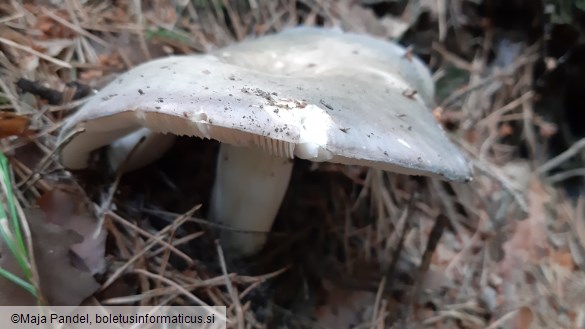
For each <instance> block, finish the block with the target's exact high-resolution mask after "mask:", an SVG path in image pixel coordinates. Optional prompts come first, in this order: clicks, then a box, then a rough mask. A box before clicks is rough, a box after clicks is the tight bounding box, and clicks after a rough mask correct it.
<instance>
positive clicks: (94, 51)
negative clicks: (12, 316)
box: [0, 0, 585, 328]
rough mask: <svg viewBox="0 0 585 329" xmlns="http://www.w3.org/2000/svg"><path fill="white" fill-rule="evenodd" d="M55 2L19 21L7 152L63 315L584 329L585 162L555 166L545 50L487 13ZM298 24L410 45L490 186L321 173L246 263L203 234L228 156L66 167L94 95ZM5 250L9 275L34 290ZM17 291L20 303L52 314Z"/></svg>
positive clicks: (433, 5)
mask: <svg viewBox="0 0 585 329" xmlns="http://www.w3.org/2000/svg"><path fill="white" fill-rule="evenodd" d="M39 3H40V4H34V5H33V4H32V2H31V3H28V2H26V1H25V2H10V3H2V4H0V14H1V15H0V17H2V18H1V19H0V31H1V32H2V33H0V34H1V35H2V37H0V107H1V111H2V116H0V137H1V138H2V139H1V140H0V147H1V149H2V152H3V153H4V154H6V156H7V157H8V158H9V159H10V164H11V170H12V175H13V177H14V183H15V186H17V189H16V191H15V193H14V198H15V201H16V202H18V204H19V205H21V206H22V207H23V208H24V209H25V212H24V213H25V216H24V217H25V218H24V219H25V220H26V221H27V223H28V224H29V225H30V229H31V236H30V238H31V240H32V241H31V242H32V245H33V247H34V249H33V250H34V255H35V256H34V262H35V263H36V266H37V268H38V272H39V282H38V284H39V285H40V287H41V293H42V297H43V299H44V300H45V301H48V302H50V303H54V304H69V305H77V304H81V303H82V302H83V300H84V299H88V300H89V301H90V302H92V303H103V304H116V305H125V304H135V303H140V304H143V305H147V304H151V305H158V304H174V305H201V304H216V305H227V306H228V316H229V317H230V319H231V320H232V321H233V323H234V324H233V325H234V327H237V328H244V327H248V328H263V327H269V328H270V327H295V328H303V327H311V328H423V327H424V328H572V327H574V328H577V327H583V324H584V323H585V312H584V310H585V308H584V306H585V300H584V299H583V298H582V296H583V295H584V293H585V285H583V280H584V279H585V276H584V274H583V270H584V269H585V253H584V251H585V247H584V246H583V242H582V241H584V240H583V239H585V228H584V226H583V225H584V224H583V222H584V220H585V219H584V218H583V216H584V215H583V209H584V203H585V201H583V199H582V198H579V199H578V201H577V202H573V201H572V199H571V198H569V197H567V196H566V193H565V192H564V191H563V189H561V188H558V185H557V186H551V184H552V181H551V180H550V179H549V177H548V175H547V174H548V173H549V171H550V169H549V168H555V167H558V166H562V165H563V164H564V163H566V162H567V161H568V160H567V159H569V158H570V157H571V156H575V154H578V153H579V152H578V149H577V148H574V149H573V151H571V152H570V154H569V155H566V154H565V155H564V156H563V155H561V156H560V158H554V159H552V160H550V161H552V163H551V162H550V161H548V162H547V160H548V158H547V154H546V153H545V152H544V151H543V150H544V149H545V147H544V146H545V145H547V143H548V140H550V139H551V138H554V137H555V136H558V134H560V133H563V127H562V126H556V125H555V122H552V121H550V120H549V118H548V117H547V116H546V115H541V114H540V113H537V111H536V110H535V108H534V104H535V103H536V102H537V98H538V95H537V94H536V93H535V92H534V91H533V89H532V80H533V77H532V76H531V74H532V73H531V72H533V69H534V67H535V65H536V63H537V61H538V58H539V53H538V46H536V45H535V44H534V43H533V42H532V40H531V39H530V38H526V39H521V41H517V38H510V37H509V35H507V34H506V31H502V30H501V27H498V25H497V20H494V19H493V17H492V18H490V17H489V15H487V16H485V15H484V16H483V18H482V19H479V17H480V15H478V14H477V13H476V12H474V11H473V10H471V11H470V10H469V8H470V7H471V8H474V7H473V6H477V4H478V3H482V1H464V0H458V1H421V2H419V1H384V0H376V1H367V0H361V1H332V0H318V1H306V0H277V1H268V0H266V1H264V0H256V1H249V2H246V1H223V2H221V1H182V2H178V3H176V5H175V6H171V5H170V4H168V3H166V2H156V3H152V4H151V3H146V2H143V3H141V2H127V1H120V2H93V1H77V0H72V1H51V2H50V3H49V2H39ZM137 4H140V5H139V6H137ZM401 6H402V8H401ZM479 12H481V11H479ZM488 12H489V10H488ZM484 14H485V13H484ZM490 19H491V20H492V21H493V22H492V23H494V24H493V25H490V24H488V21H490ZM295 24H308V25H315V24H318V25H324V26H342V27H343V28H344V29H346V30H353V31H360V32H368V33H371V34H374V35H378V36H383V37H389V38H401V41H402V42H403V43H406V44H409V45H410V46H411V47H412V49H413V52H414V53H416V54H418V55H420V56H422V57H423V59H425V60H426V61H428V62H429V63H430V65H431V67H432V68H433V69H434V71H435V78H436V79H437V81H438V84H437V86H438V91H439V95H444V96H440V99H439V100H438V104H440V107H437V108H436V109H434V114H435V116H436V118H437V120H438V121H439V122H440V123H441V124H442V125H443V127H444V128H445V130H447V131H448V132H449V134H450V137H451V138H452V139H453V140H454V141H455V142H456V143H457V144H459V146H460V147H461V148H462V149H463V150H465V151H466V153H467V154H468V157H469V158H470V161H471V162H472V164H473V165H474V168H475V172H476V175H475V179H474V181H473V182H471V183H469V184H467V185H459V184H450V183H442V182H437V181H432V180H430V179H426V178H415V177H406V176H400V175H394V174H387V173H382V172H379V171H376V170H364V169H363V168H355V167H343V166H338V165H333V164H306V163H303V164H301V165H300V166H295V167H296V169H295V172H294V173H293V179H292V182H291V189H290V191H289V192H288V194H289V195H290V196H289V197H287V199H286V200H285V202H284V204H283V210H282V214H281V216H280V218H279V220H277V223H276V226H275V232H274V233H271V234H270V236H269V242H268V247H267V248H266V249H265V250H264V251H263V252H262V253H260V254H259V255H258V256H256V257H255V259H248V260H245V261H242V262H237V261H236V262H230V261H225V260H223V261H222V259H223V255H222V251H221V249H218V248H217V247H216V245H215V243H214V238H213V234H212V230H210V226H209V225H208V223H207V222H206V221H204V220H201V219H200V218H201V217H202V214H204V213H205V210H206V202H207V201H208V199H209V196H208V195H207V194H208V192H206V191H208V190H209V187H210V185H211V178H210V177H212V176H213V175H211V174H210V173H212V172H213V161H212V159H213V158H214V156H213V155H214V152H216V149H217V145H215V144H213V143H211V144H210V143H203V142H201V141H193V140H190V139H185V138H180V139H179V140H178V142H177V145H175V146H174V148H173V150H171V151H170V152H169V154H168V155H167V156H165V158H163V159H161V161H159V162H158V163H157V164H154V165H152V166H149V168H145V169H144V170H142V171H139V172H136V173H129V174H126V175H124V176H123V177H120V179H113V177H114V176H115V175H114V173H109V172H108V171H107V169H104V168H107V167H106V166H105V164H104V163H103V162H102V161H101V160H100V159H101V158H100V157H99V154H96V156H95V159H94V160H95V164H94V166H93V168H94V169H90V170H88V171H86V172H81V173H71V172H68V171H66V170H64V169H63V168H62V167H61V166H60V165H59V163H58V161H56V160H57V159H56V158H55V155H54V154H55V153H54V150H55V149H56V148H58V147H59V145H56V142H55V141H56V133H57V131H58V129H59V127H60V123H61V122H62V120H63V118H64V117H66V116H67V115H69V114H70V113H72V111H73V110H75V109H76V108H77V107H78V106H79V105H80V104H82V103H83V102H84V100H85V97H86V96H87V95H88V92H87V91H89V90H91V89H92V88H97V89H99V88H100V87H101V86H103V85H105V84H106V83H108V82H109V81H113V80H114V79H115V77H116V76H117V74H119V73H121V72H123V71H124V70H126V69H128V68H130V67H133V66H135V65H137V64H139V63H142V62H144V61H147V60H149V59H152V58H156V57H161V56H166V55H171V54H184V53H192V52H204V51H206V50H209V49H212V48H215V47H220V46H223V45H227V44H230V43H233V42H236V41H238V40H242V39H243V38H244V37H246V36H248V35H252V34H255V35H262V34H266V33H273V32H276V31H279V30H282V29H283V28H285V27H287V26H291V25H295ZM433 26H437V27H438V28H437V29H435V28H433ZM478 30H479V31H483V32H482V33H479V34H478V32H477V31H478ZM494 31H495V32H497V33H496V37H494V34H493V33H494ZM474 33H475V34H474ZM518 49H521V51H518ZM493 54H495V55H493ZM492 55H493V56H492ZM492 57H495V58H496V59H494V58H492ZM19 79H26V80H20V81H30V82H31V83H30V84H29V86H30V87H29V88H22V86H18V84H17V81H19ZM80 90H85V92H84V93H81V94H79V91H80ZM519 145H523V146H522V147H523V148H525V149H526V150H528V151H527V153H528V155H529V156H520V155H519V154H520V153H521V152H519V151H518V150H519V149H520V148H521V147H519ZM187 150H188V151H187ZM193 150H195V152H193ZM194 153H195V154H194ZM543 165H546V166H545V167H544V168H543V167H542V166H543ZM297 168H298V169H297ZM539 168H540V170H539ZM145 177H148V179H145ZM550 178H551V179H557V180H559V179H562V177H560V178H559V177H558V176H555V177H553V176H550ZM194 205H197V206H194ZM199 205H201V206H199ZM312 218H313V219H312ZM314 218H322V219H323V220H322V221H315V220H314ZM432 232H435V233H436V232H442V234H439V235H438V236H436V234H433V233H432ZM100 234H101V235H100ZM431 237H432V238H431ZM429 240H431V241H429ZM70 250H73V251H74V253H75V254H76V256H74V257H72V253H71V252H70ZM1 251H2V258H0V264H1V265H2V268H6V269H9V270H10V271H13V272H14V273H16V274H17V275H21V274H22V273H21V272H19V268H18V266H15V263H14V260H13V259H11V258H10V253H9V252H7V251H6V248H5V245H4V244H2V249H1ZM47 251H52V252H50V253H49V252H47ZM0 280H4V279H3V278H2V279H0ZM1 287H2V288H0V303H2V304H3V305H8V304H15V303H19V304H34V303H35V302H36V301H35V300H34V298H32V297H31V295H30V294H27V293H26V292H24V291H23V290H22V289H21V288H20V287H18V286H16V285H10V284H2V286H1ZM19 289H20V290H19ZM8 296H10V298H7V297H8ZM86 302H87V301H86Z"/></svg>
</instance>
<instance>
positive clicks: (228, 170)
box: [209, 144, 293, 256]
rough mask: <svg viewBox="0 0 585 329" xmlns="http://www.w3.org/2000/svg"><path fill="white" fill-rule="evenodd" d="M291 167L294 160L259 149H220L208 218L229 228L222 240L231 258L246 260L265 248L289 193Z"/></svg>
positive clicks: (227, 146)
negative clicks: (244, 257) (248, 256)
mask: <svg viewBox="0 0 585 329" xmlns="http://www.w3.org/2000/svg"><path fill="white" fill-rule="evenodd" d="M292 167H293V161H292V159H287V158H282V157H276V156H273V155H270V154H268V153H267V152H264V151H262V150H260V149H258V148H252V147H250V148H248V147H237V146H232V145H228V144H222V145H221V147H220V150H219V156H218V159H217V168H216V178H215V183H214V187H213V192H212V196H211V209H210V213H209V218H210V219H211V220H212V221H215V222H217V223H219V224H222V225H225V226H227V227H229V228H228V229H222V232H221V234H220V237H221V242H222V245H223V246H224V248H225V249H226V250H229V251H230V253H231V254H232V255H235V256H247V255H251V254H254V253H256V252H258V251H259V250H260V249H261V248H262V246H263V245H264V243H265V242H266V238H267V233H268V232H270V229H271V228H272V223H273V222H274V219H275V218H276V214H277V213H278V209H279V208H280V204H281V203H282V199H283V198H284V195H285V193H286V190H287V187H288V183H289V181H290V176H291V173H292ZM260 232H261V233H260Z"/></svg>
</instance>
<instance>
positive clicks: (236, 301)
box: [215, 240, 245, 329]
mask: <svg viewBox="0 0 585 329" xmlns="http://www.w3.org/2000/svg"><path fill="white" fill-rule="evenodd" d="M215 246H216V248H217V255H218V256H219V264H220V266H221V271H222V273H223V277H224V280H225V286H226V288H227V291H228V294H229V295H230V298H231V299H232V305H233V306H234V308H235V310H236V320H237V325H238V329H244V328H245V322H244V311H243V310H242V304H241V303H240V298H239V296H238V292H237V291H236V289H235V287H234V286H233V284H232V282H231V280H230V278H229V275H228V272H227V265H226V264H225V257H224V255H223V250H222V248H221V245H220V243H219V241H217V240H216V241H215Z"/></svg>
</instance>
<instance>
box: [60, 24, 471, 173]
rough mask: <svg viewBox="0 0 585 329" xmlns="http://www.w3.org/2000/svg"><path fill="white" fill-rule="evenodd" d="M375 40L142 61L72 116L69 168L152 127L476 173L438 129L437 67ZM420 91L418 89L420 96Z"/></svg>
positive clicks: (348, 36) (299, 151)
mask: <svg viewBox="0 0 585 329" xmlns="http://www.w3.org/2000/svg"><path fill="white" fill-rule="evenodd" d="M404 54H405V50H404V49H403V48H401V47H399V46H397V45H395V44H392V43H388V42H385V41H382V40H378V39H374V38H372V37H368V36H365V35H358V34H352V33H341V32H337V31H334V30H327V29H316V28H298V29H292V30H289V31H287V32H284V33H280V34H277V35H274V36H269V37H264V38H259V39H257V40H252V41H246V42H243V43H241V44H238V45H235V46H232V47H228V48H224V49H220V50H218V51H216V52H215V53H213V54H208V55H192V56H175V57H168V58H163V59H158V60H154V61H151V62H147V63H145V64H142V65H140V66H138V67H136V68H134V69H132V70H130V71H129V72H127V73H126V74H123V75H121V76H120V77H119V78H118V79H117V80H115V81H114V82H112V83H111V84H110V85H108V86H106V87H105V88H104V89H102V90H101V91H100V92H99V93H98V94H97V95H95V96H94V97H93V98H92V99H91V100H90V101H89V102H88V103H86V104H85V105H84V106H83V107H82V108H81V109H80V110H79V111H78V112H77V113H75V114H74V115H72V116H71V117H69V118H68V120H67V122H66V123H65V126H64V129H63V131H62V134H61V136H60V137H61V139H63V138H64V136H66V135H68V133H70V132H71V131H72V130H74V129H76V128H79V127H83V128H85V131H84V132H82V133H80V134H78V135H77V136H76V137H75V138H73V139H72V140H71V141H70V142H69V143H68V144H67V145H65V146H64V147H63V148H62V151H61V157H62V161H63V163H64V165H65V166H66V167H69V168H72V169H80V168H84V167H85V166H87V160H88V155H89V153H90V152H91V151H93V150H95V149H97V148H99V147H102V146H105V145H108V144H111V143H112V142H113V141H115V140H117V139H119V138H121V137H123V136H125V135H127V134H129V133H132V132H135V131H136V130H138V129H140V128H143V127H146V128H149V129H150V130H152V131H154V132H160V133H171V134H174V135H187V136H197V137H202V138H210V139H215V140H218V141H220V142H222V143H228V144H232V145H235V146H253V145H255V146H257V147H259V148H261V149H263V150H264V151H265V152H267V153H269V154H272V155H276V156H282V157H293V156H297V157H299V158H303V159H308V160H312V161H330V162H336V163H343V164H357V165H365V166H370V167H375V168H379V169H383V170H388V171H393V172H398V173H403V174H414V175H428V176H437V177H441V178H446V179H449V180H457V181H466V180H469V179H470V175H471V173H470V168H469V166H468V164H467V161H466V160H465V158H464V157H463V155H462V154H461V152H460V151H459V150H458V149H457V148H456V147H454V146H453V145H452V144H451V143H450V142H449V140H448V139H447V137H446V136H445V134H444V132H443V131H442V129H441V128H440V126H439V125H438V124H437V123H436V122H435V120H434V118H433V116H432V114H431V112H430V110H429V105H430V104H432V98H433V92H434V90H433V83H432V80H431V79H430V74H429V72H428V70H427V69H426V68H425V66H424V65H423V64H422V63H421V62H420V61H419V60H418V59H415V58H409V56H404ZM412 91H417V93H416V94H414V95H411V94H412Z"/></svg>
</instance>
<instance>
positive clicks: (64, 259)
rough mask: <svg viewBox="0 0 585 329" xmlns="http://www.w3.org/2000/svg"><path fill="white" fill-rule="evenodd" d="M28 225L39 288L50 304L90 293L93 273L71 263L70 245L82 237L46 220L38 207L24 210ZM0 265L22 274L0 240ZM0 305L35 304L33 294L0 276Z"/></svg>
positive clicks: (77, 300) (77, 299) (93, 286)
mask: <svg viewBox="0 0 585 329" xmlns="http://www.w3.org/2000/svg"><path fill="white" fill-rule="evenodd" d="M25 214H26V220H27V222H28V224H29V226H30V230H31V235H32V241H33V250H34V253H35V260H36V265H37V268H38V271H39V277H40V281H41V283H40V284H41V291H42V295H43V297H44V298H45V300H46V301H47V302H48V304H50V305H64V306H69V305H70V306H73V305H79V304H80V303H81V302H82V301H83V300H84V299H85V298H87V297H88V296H90V295H91V294H93V293H94V292H95V291H96V290H97V289H98V288H99V284H98V283H97V282H96V281H95V280H94V278H93V276H92V275H91V274H90V273H88V272H84V271H82V270H79V269H77V268H75V267H73V265H72V264H71V259H70V256H69V248H70V247H71V246H72V245H73V244H75V243H78V242H79V241H80V240H81V238H80V237H79V236H78V235H77V234H76V233H75V232H73V231H71V230H66V229H63V228H61V227H60V226H57V225H55V224H52V223H49V222H48V221H46V220H45V218H44V216H43V214H42V212H41V211H40V210H38V209H28V210H26V211H25ZM0 242H1V243H0V253H1V255H2V257H1V258H0V267H2V268H4V269H6V270H8V271H10V272H12V273H14V274H16V275H18V276H20V277H21V278H22V277H23V275H22V272H21V271H20V268H19V267H18V264H17V263H16V260H15V259H14V258H13V257H12V255H11V254H10V252H9V250H8V248H7V247H6V246H5V245H4V241H3V240H1V241H0ZM0 284H1V286H2V289H1V290H0V305H7V306H8V305H13V306H18V305H36V304H37V302H36V300H35V299H34V297H33V296H31V295H30V294H29V293H28V292H26V291H25V290H23V289H22V288H21V287H19V286H17V285H15V284H13V283H12V282H9V281H7V280H6V279H4V278H0Z"/></svg>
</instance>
